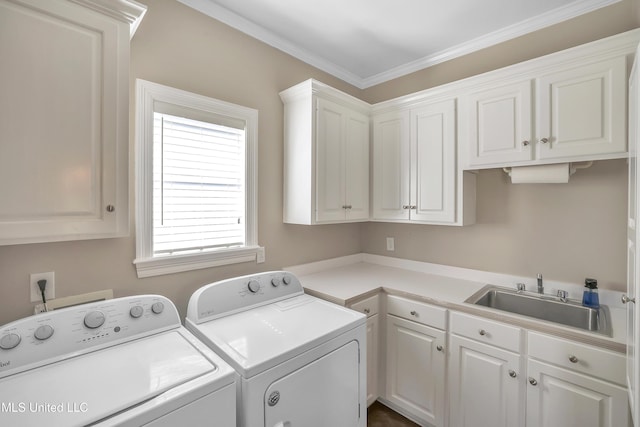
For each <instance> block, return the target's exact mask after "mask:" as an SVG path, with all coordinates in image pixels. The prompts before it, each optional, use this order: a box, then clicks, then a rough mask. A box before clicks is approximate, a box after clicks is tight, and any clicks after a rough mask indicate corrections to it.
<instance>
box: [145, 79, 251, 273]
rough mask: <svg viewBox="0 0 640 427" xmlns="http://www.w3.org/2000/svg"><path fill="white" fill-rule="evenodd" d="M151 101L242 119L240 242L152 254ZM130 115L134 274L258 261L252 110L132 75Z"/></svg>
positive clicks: (179, 270)
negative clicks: (202, 249)
mask: <svg viewBox="0 0 640 427" xmlns="http://www.w3.org/2000/svg"><path fill="white" fill-rule="evenodd" d="M156 101H158V102H163V103H167V104H174V105H177V106H179V107H184V108H189V109H193V110H199V111H203V112H205V113H210V114H213V115H218V116H226V117H230V118H233V119H236V120H242V121H244V122H245V123H246V128H245V137H246V147H245V185H246V188H245V233H246V238H245V246H243V247H240V248H237V247H235V248H228V249H218V250H215V251H209V252H202V253H198V254H179V255H163V256H161V257H157V256H156V257H154V256H153V113H154V103H155V102H156ZM135 117H136V138H135V150H136V152H135V158H136V164H135V183H136V185H135V186H136V195H135V218H136V259H135V260H134V261H133V263H134V264H135V267H136V270H137V274H138V277H139V278H142V277H151V276H158V275H162V274H172V273H178V272H184V271H190V270H197V269H202V268H209V267H216V266H221V265H227V264H235V263H241V262H251V261H255V262H264V248H263V247H261V246H259V245H258V110H255V109H253V108H248V107H243V106H241V105H236V104H232V103H229V102H225V101H220V100H217V99H214V98H210V97H207V96H203V95H198V94H195V93H191V92H187V91H184V90H181V89H176V88H172V87H169V86H164V85H161V84H158V83H153V82H149V81H146V80H142V79H136V116H135Z"/></svg>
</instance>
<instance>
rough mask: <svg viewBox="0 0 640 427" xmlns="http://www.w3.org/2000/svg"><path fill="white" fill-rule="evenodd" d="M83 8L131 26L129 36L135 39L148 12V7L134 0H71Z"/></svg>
mask: <svg viewBox="0 0 640 427" xmlns="http://www.w3.org/2000/svg"><path fill="white" fill-rule="evenodd" d="M70 1H72V2H73V3H77V4H79V5H81V6H84V7H87V8H89V9H93V10H95V11H97V12H100V13H102V14H103V15H107V16H110V17H112V18H115V19H117V20H118V21H122V22H125V23H127V24H129V28H130V30H129V36H130V38H133V35H134V34H135V32H136V30H137V29H138V25H140V22H141V21H142V18H144V14H145V13H146V12H147V6H145V5H143V4H141V3H138V2H137V1H134V0H70Z"/></svg>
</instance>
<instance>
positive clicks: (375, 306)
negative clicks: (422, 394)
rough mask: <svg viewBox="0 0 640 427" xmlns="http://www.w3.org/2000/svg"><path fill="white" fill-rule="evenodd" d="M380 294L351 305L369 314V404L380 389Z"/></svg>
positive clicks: (378, 394)
mask: <svg viewBox="0 0 640 427" xmlns="http://www.w3.org/2000/svg"><path fill="white" fill-rule="evenodd" d="M379 300H380V298H379V296H378V295H374V296H372V297H369V298H366V299H364V300H362V301H359V302H356V303H354V304H352V305H351V306H350V308H351V309H352V310H355V311H359V312H360V313H364V314H365V315H366V316H367V406H369V405H371V404H372V403H373V402H375V401H376V400H377V399H378V397H379V396H380V393H379V391H378V351H379V345H378V343H379V336H380V315H378V311H379V307H380V305H379V304H380V303H379Z"/></svg>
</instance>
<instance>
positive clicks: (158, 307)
mask: <svg viewBox="0 0 640 427" xmlns="http://www.w3.org/2000/svg"><path fill="white" fill-rule="evenodd" d="M151 311H153V313H154V314H160V313H162V312H163V311H164V304H163V303H161V302H154V303H153V305H151Z"/></svg>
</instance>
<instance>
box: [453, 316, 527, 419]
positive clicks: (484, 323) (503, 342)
mask: <svg viewBox="0 0 640 427" xmlns="http://www.w3.org/2000/svg"><path fill="white" fill-rule="evenodd" d="M450 332H451V335H450V338H449V346H450V350H451V352H450V358H451V359H450V362H449V377H448V380H449V387H450V393H449V396H450V400H449V413H450V420H451V422H450V426H456V427H463V426H464V427H472V426H492V427H513V426H519V425H522V422H523V420H524V405H523V401H524V400H523V399H524V392H525V391H526V389H525V385H524V384H525V383H524V379H525V377H524V375H523V372H522V371H523V361H522V360H523V356H522V355H521V351H520V350H521V347H522V330H521V329H520V328H517V327H514V326H509V325H505V324H502V323H498V322H494V321H491V320H487V319H483V318H479V317H475V316H470V315H467V314H462V313H457V312H452V313H451V327H450Z"/></svg>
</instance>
